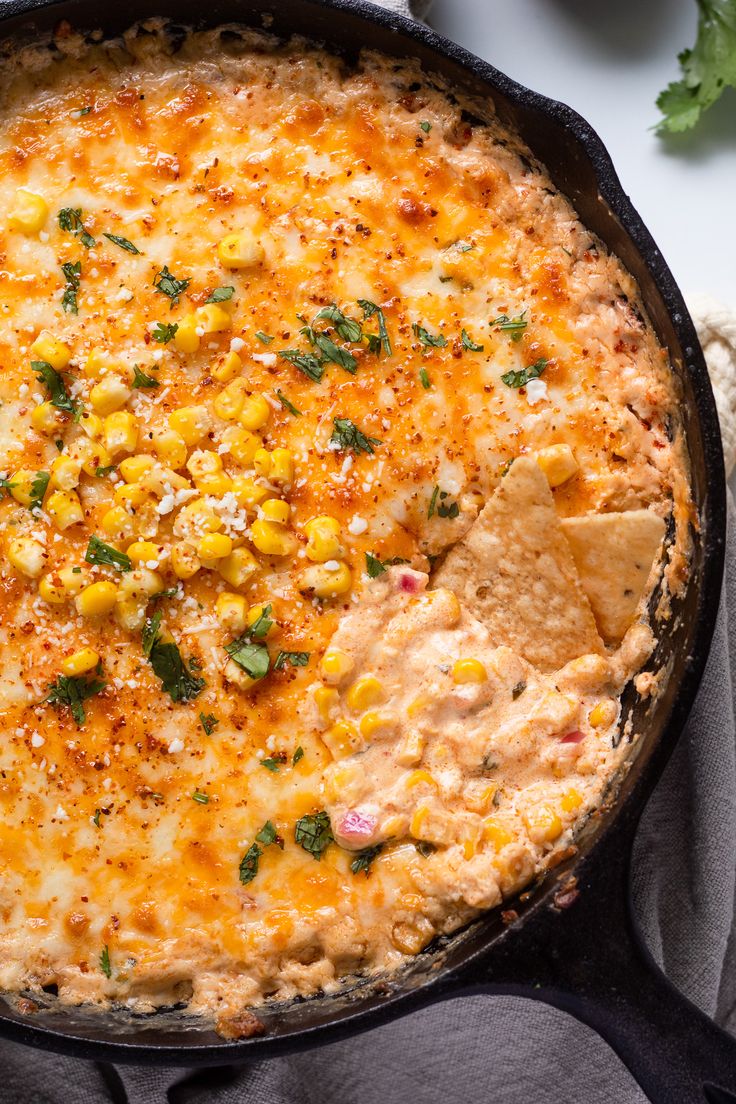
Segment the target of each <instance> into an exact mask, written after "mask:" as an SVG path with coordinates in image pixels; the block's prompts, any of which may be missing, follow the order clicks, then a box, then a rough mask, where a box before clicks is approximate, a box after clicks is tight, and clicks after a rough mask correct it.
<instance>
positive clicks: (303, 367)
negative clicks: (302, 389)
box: [279, 349, 325, 383]
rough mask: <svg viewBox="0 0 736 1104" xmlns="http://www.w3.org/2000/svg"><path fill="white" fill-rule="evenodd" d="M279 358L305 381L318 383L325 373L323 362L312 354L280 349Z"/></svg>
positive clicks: (297, 350)
mask: <svg viewBox="0 0 736 1104" xmlns="http://www.w3.org/2000/svg"><path fill="white" fill-rule="evenodd" d="M279 356H280V357H283V359H284V360H288V362H289V364H293V365H294V367H295V368H298V369H299V371H300V372H302V373H303V374H304V375H305V376H306V377H307V379H311V380H312V381H313V382H314V383H319V382H320V380H321V379H322V376H323V375H324V372H325V366H324V362H323V361H322V360H320V358H319V357H316V356H315V355H314V353H302V352H300V351H299V349H281V351H280V352H279Z"/></svg>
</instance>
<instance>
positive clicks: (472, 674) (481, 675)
mask: <svg viewBox="0 0 736 1104" xmlns="http://www.w3.org/2000/svg"><path fill="white" fill-rule="evenodd" d="M487 678H488V672H487V671H486V669H485V667H484V666H483V664H482V663H481V662H480V660H479V659H458V660H457V661H456V662H455V663H453V665H452V681H453V682H455V683H457V684H458V685H460V686H462V685H463V684H464V683H468V682H475V683H480V682H485V681H486V679H487Z"/></svg>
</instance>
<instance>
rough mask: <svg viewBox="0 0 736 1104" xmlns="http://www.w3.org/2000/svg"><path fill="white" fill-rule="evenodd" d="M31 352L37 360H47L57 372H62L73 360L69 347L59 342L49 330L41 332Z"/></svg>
mask: <svg viewBox="0 0 736 1104" xmlns="http://www.w3.org/2000/svg"><path fill="white" fill-rule="evenodd" d="M30 352H31V355H32V356H33V358H34V359H35V360H45V361H46V363H47V364H50V365H51V367H52V368H55V369H56V371H57V372H61V371H62V369H64V368H66V366H67V364H68V363H69V361H70V360H71V358H72V351H71V349H70V348H69V346H68V345H65V344H64V342H63V341H59V339H58V338H57V337H54V335H53V334H52V333H49V331H48V330H41V332H40V334H39V335H38V337H37V338H36V340H35V341H34V342H33V344H32V345H31V348H30Z"/></svg>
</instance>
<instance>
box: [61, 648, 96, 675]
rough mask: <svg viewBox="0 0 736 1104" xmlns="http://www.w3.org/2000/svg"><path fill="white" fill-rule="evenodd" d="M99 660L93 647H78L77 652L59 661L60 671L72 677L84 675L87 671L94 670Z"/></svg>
mask: <svg viewBox="0 0 736 1104" xmlns="http://www.w3.org/2000/svg"><path fill="white" fill-rule="evenodd" d="M99 662H100V657H99V655H98V654H97V652H96V651H95V650H94V648H80V649H79V651H78V652H73V653H72V655H70V656H67V657H66V659H63V660H62V661H61V673H62V675H68V676H69V677H70V678H74V676H75V675H86V674H87V672H88V671H92V670H94V668H95V667H96V666H97V664H98V663H99Z"/></svg>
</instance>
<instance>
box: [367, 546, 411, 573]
mask: <svg viewBox="0 0 736 1104" xmlns="http://www.w3.org/2000/svg"><path fill="white" fill-rule="evenodd" d="M408 562H409V561H408V560H404V559H402V557H401V556H392V557H391V559H390V560H379V558H378V556H374V555H373V553H372V552H366V554H365V569H366V571H367V573H368V577H369V578H370V579H377V578H378V576H379V575H383V573H384V571H385V570H386V568H387V567H394V566H395V565H396V564H405V563H408Z"/></svg>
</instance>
